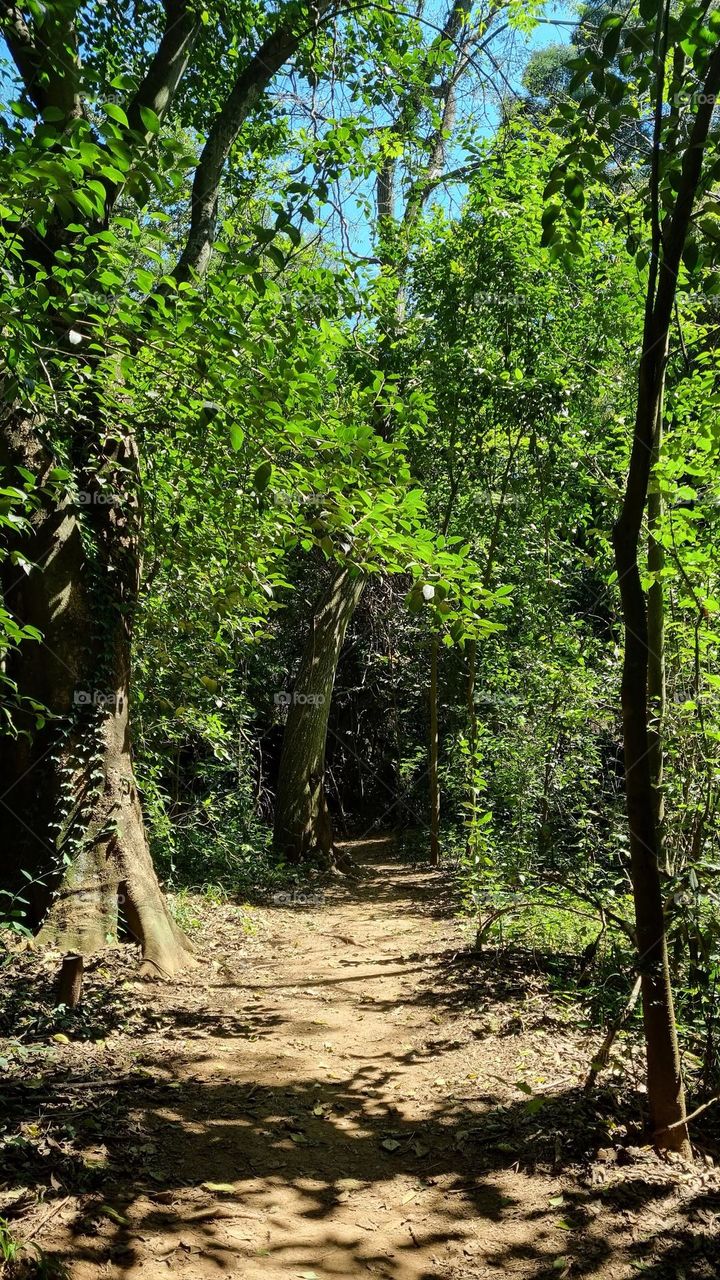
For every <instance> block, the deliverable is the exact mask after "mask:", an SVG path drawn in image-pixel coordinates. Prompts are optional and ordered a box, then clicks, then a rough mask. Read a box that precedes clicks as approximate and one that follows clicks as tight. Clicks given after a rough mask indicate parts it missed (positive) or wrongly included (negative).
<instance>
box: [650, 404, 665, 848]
mask: <svg viewBox="0 0 720 1280" xmlns="http://www.w3.org/2000/svg"><path fill="white" fill-rule="evenodd" d="M662 432H663V403H662V397H661V400H660V405H659V408H658V419H657V426H656V429H655V442H654V444H653V452H652V463H651V472H650V484H649V488H648V500H647V516H648V553H647V562H648V570H649V572H650V573H651V574H654V575H655V579H654V581H653V582H652V583H651V584H650V587H649V588H648V593H647V614H648V712H649V720H648V741H649V750H650V775H651V779H652V787H653V795H654V798H655V824H656V827H657V833H658V834H657V838H658V846H659V850H660V865H661V866H664V868H665V871H666V872H668V871H669V867H668V853H667V849H666V847H665V796H664V791H663V780H664V778H663V775H664V760H663V733H664V726H665V714H666V703H667V691H666V680H665V603H664V598H663V584H662V581H661V579H660V576H659V575H660V574H661V573H662V570H663V568H664V565H665V553H664V551H663V547H662V543H661V542H660V540H659V533H660V521H661V518H662V495H661V493H660V483H659V480H658V477H657V465H658V461H659V458H660V448H661V445H662Z"/></svg>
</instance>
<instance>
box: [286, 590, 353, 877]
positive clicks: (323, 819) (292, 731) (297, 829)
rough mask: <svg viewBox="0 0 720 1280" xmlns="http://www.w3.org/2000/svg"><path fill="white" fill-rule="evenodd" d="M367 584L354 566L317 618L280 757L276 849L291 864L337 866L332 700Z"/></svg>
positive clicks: (326, 599)
mask: <svg viewBox="0 0 720 1280" xmlns="http://www.w3.org/2000/svg"><path fill="white" fill-rule="evenodd" d="M364 585H365V579H364V578H363V576H362V574H361V573H360V572H359V571H358V570H357V569H354V568H353V567H352V566H350V565H343V566H342V567H341V568H340V569H338V570H337V571H336V572H335V573H334V574H333V576H332V578H331V580H330V583H329V586H328V588H327V591H326V592H325V593H324V595H323V596H322V597H321V598H320V601H319V603H318V605H317V607H316V609H315V611H314V613H313V618H312V622H311V626H310V635H309V638H308V642H307V645H306V647H305V652H304V653H303V656H302V660H301V663H300V671H299V673H298V677H297V681H296V683H295V688H294V690H293V692H292V694H291V695H289V698H290V701H289V708H288V718H287V723H286V725H285V735H284V737H283V747H282V755H281V757H280V775H279V779H278V793H277V800H276V804H275V830H274V837H273V842H274V847H275V849H276V851H277V852H278V853H279V854H280V855H281V856H282V857H283V858H285V859H286V860H287V861H288V862H302V861H305V860H307V859H311V858H313V857H319V858H320V859H321V861H323V862H325V863H332V862H333V861H334V854H333V834H332V824H331V821H330V815H329V813H328V808H327V802H326V800H325V787H324V773H325V744H326V740H327V728H328V718H329V715H330V700H331V698H332V691H333V685H334V683H335V672H336V669H337V664H338V659H339V657H340V650H341V648H342V644H343V641H344V639H345V632H346V631H347V627H348V623H349V622H350V619H351V618H352V615H353V613H354V612H355V609H356V607H357V605H358V602H359V600H360V596H361V595H362V592H363V587H364Z"/></svg>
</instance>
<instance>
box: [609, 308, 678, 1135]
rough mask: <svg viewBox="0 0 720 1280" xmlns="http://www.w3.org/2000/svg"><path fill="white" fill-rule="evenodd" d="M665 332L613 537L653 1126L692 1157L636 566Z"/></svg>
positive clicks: (647, 375) (643, 379)
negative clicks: (670, 954) (620, 614)
mask: <svg viewBox="0 0 720 1280" xmlns="http://www.w3.org/2000/svg"><path fill="white" fill-rule="evenodd" d="M667 336H668V335H667V330H666V331H665V334H664V342H663V341H662V338H661V341H660V344H659V343H658V342H657V341H655V342H652V340H648V339H649V335H648V334H647V333H646V335H645V337H646V340H645V353H646V354H645V355H644V357H643V360H642V362H641V366H640V380H639V388H638V404H637V413H636V421H635V436H634V442H633V450H632V456H631V461H630V469H629V472H628V480H627V490H626V497H625V502H624V504H623V510H622V512H621V515H620V517H619V519H618V521H617V523H616V525H615V528H614V530H613V541H614V545H615V562H616V565H617V571H618V580H619V585H620V594H621V600H622V612H623V623H624V631H625V658H624V663H623V675H622V717H623V743H624V752H625V779H626V804H627V814H628V824H629V829H630V860H631V875H632V883H633V897H634V902H635V920H636V928H637V941H638V969H639V972H640V975H641V977H642V1003H643V1020H644V1027H645V1043H646V1052H647V1087H648V1103H649V1107H650V1121H651V1125H652V1129H653V1132H654V1134H655V1136H656V1140H657V1141H658V1144H659V1145H660V1146H662V1147H665V1148H667V1149H670V1150H674V1151H679V1152H680V1153H681V1154H682V1155H684V1156H686V1157H688V1156H689V1155H690V1154H691V1152H690V1141H689V1137H688V1132H687V1126H686V1124H685V1114H686V1112H685V1094H684V1089H683V1082H682V1074H681V1070H680V1054H679V1048H678V1039H677V1030H676V1026H675V1013H674V1006H673V996H672V988H671V984H670V968H669V962H668V950H667V935H666V931H665V913H664V907H663V895H662V884H661V878H660V853H661V850H660V842H659V827H658V822H657V818H656V813H657V793H656V789H655V787H654V785H653V769H652V765H651V751H652V748H651V742H650V735H649V713H648V656H649V649H648V616H647V608H646V601H645V594H644V592H643V589H642V582H641V578H640V569H639V564H638V543H639V534H640V528H641V524H642V514H643V511H644V509H645V502H646V497H647V489H648V477H649V471H650V460H651V457H652V452H653V447H654V440H655V430H656V426H657V423H658V420H659V412H660V404H661V400H662V387H663V381H664V373H665V362H666V359H667Z"/></svg>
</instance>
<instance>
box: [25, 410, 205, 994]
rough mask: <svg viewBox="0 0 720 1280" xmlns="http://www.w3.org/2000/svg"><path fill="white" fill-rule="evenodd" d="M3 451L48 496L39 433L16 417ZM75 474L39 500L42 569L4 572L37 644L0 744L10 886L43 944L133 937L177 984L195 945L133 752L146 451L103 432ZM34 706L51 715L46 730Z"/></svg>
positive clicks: (46, 458)
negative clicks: (55, 494) (147, 812)
mask: <svg viewBox="0 0 720 1280" xmlns="http://www.w3.org/2000/svg"><path fill="white" fill-rule="evenodd" d="M1 448H2V458H1V460H2V463H3V470H4V471H5V472H6V474H8V475H9V476H12V474H13V469H14V467H16V466H18V465H21V466H23V467H25V468H27V470H29V471H31V472H32V473H33V475H35V476H36V478H37V481H38V485H39V486H41V485H42V486H45V487H46V490H47V492H52V485H51V484H49V483H48V482H49V481H50V478H51V471H52V468H53V467H54V466H55V465H56V459H55V458H53V457H52V456H51V455H50V453H49V452H48V450H47V448H46V446H45V444H44V442H43V441H42V439H41V436H40V434H39V432H38V431H37V430H36V429H35V428H34V426H32V425H31V424H30V423H28V422H27V421H25V420H22V419H19V418H18V417H17V416H14V415H12V414H8V418H7V420H6V422H5V424H4V427H3V432H2V445H1ZM75 462H76V466H75V476H74V478H75V481H76V483H77V488H78V497H77V498H73V497H71V496H70V495H69V494H66V495H65V496H63V497H61V498H59V499H58V500H53V499H52V498H47V499H46V500H44V501H43V503H42V505H41V506H40V507H39V509H38V510H37V511H36V512H35V513H34V515H33V517H32V530H31V532H30V534H23V535H22V540H21V542H20V543H19V544H18V545H21V546H22V551H23V554H24V555H25V556H26V557H27V558H28V560H30V561H31V562H32V563H33V565H34V566H35V567H34V568H32V570H31V571H30V572H29V573H26V572H25V571H21V570H19V569H17V568H15V567H13V566H12V565H10V563H9V561H8V562H6V567H5V577H4V582H3V595H4V600H5V605H6V607H7V608H8V609H9V610H10V612H11V613H12V614H13V616H14V617H15V619H16V620H17V621H18V622H19V623H20V624H21V625H31V626H33V627H36V628H37V629H38V630H39V631H40V633H41V634H42V641H39V642H36V641H25V642H24V643H23V644H22V645H21V646H20V648H19V649H18V650H17V651H15V652H14V653H11V654H10V655H9V658H8V662H7V674H8V675H9V676H10V678H11V679H12V680H14V681H15V682H16V684H17V688H18V695H19V698H20V699H21V703H20V708H19V710H18V711H17V712H16V714H15V720H16V723H17V727H18V729H19V730H20V732H19V734H18V736H17V737H16V738H9V737H8V738H6V739H5V740H4V742H3V743H2V745H1V746H0V768H1V769H2V776H3V779H4V795H3V798H2V803H1V806H0V832H1V833H2V850H3V854H2V856H3V865H2V871H1V872H0V881H1V882H2V884H3V887H4V888H5V889H6V890H10V891H11V892H16V893H17V894H18V896H19V898H20V900H21V901H22V902H23V903H24V904H26V909H27V915H28V917H29V919H30V921H31V923H32V925H33V926H34V927H35V928H37V929H39V937H40V939H41V940H42V941H44V942H48V943H51V944H52V945H54V946H56V947H58V948H59V949H60V950H62V951H64V952H73V953H76V954H78V955H83V956H87V955H90V954H91V953H92V952H94V951H97V950H98V949H99V948H102V947H103V946H105V945H106V944H107V943H108V942H112V941H113V940H114V939H116V938H117V936H118V930H121V931H123V930H124V931H125V932H126V933H129V934H130V935H131V936H132V937H134V938H136V939H137V941H138V942H139V943H140V945H141V948H142V954H143V968H144V971H145V972H146V973H148V974H149V973H153V974H158V975H165V976H170V975H172V974H174V973H176V972H177V971H178V970H179V969H181V968H182V967H183V965H184V964H185V963H186V962H187V960H188V958H189V950H190V947H189V943H188V942H187V941H186V939H185V938H184V937H183V935H182V933H181V931H180V930H179V929H178V928H177V926H176V925H175V923H174V921H173V919H172V917H171V915H170V914H169V911H168V908H167V905H166V903H165V900H164V897H163V894H162V892H161V889H160V886H159V884H158V881H157V877H156V875H155V872H154V869H153V866H152V861H151V857H150V852H149V848H148V843H147V838H146V834H145V828H144V824H143V817H142V810H141V806H140V800H139V797H138V791H137V785H136V782H135V776H134V771H133V763H132V755H131V748H130V720H129V703H130V656H131V640H132V622H133V615H134V611H135V607H136V604H137V596H138V587H139V575H140V560H139V530H140V510H139V502H138V493H139V485H138V460H137V453H136V450H135V446H134V442H133V441H132V439H130V438H128V437H124V438H122V439H118V437H117V435H116V434H114V435H113V434H108V433H106V432H104V431H103V430H102V429H101V427H100V426H99V425H98V424H93V425H91V426H90V427H89V428H88V427H86V429H85V430H84V432H83V435H82V439H81V440H80V441H79V442H78V448H77V456H76V459H75ZM31 703H36V704H41V705H42V706H44V707H46V708H47V709H48V711H49V712H50V716H49V717H47V719H46V720H45V723H44V724H43V723H40V724H38V723H37V721H36V716H35V715H34V714H33V712H32V709H31ZM23 872H26V873H27V874H28V875H29V876H30V877H31V879H28V878H27V875H24V874H23Z"/></svg>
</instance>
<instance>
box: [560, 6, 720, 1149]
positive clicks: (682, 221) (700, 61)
mask: <svg viewBox="0 0 720 1280" xmlns="http://www.w3.org/2000/svg"><path fill="white" fill-rule="evenodd" d="M719 32H720V14H718V13H717V12H716V11H711V12H709V13H708V12H707V11H706V9H705V6H704V5H697V6H696V5H689V6H686V8H685V9H684V10H683V11H682V14H680V15H677V16H676V15H675V14H673V12H672V10H671V6H670V3H669V2H667V0H662V2H661V3H660V4H659V5H657V6H654V5H647V4H640V6H639V11H638V12H635V10H634V9H633V10H632V11H629V12H624V13H622V14H621V13H610V14H607V15H606V16H605V17H604V18H603V21H602V23H601V24H600V44H599V45H595V46H594V47H593V46H591V47H590V49H589V51H587V52H586V53H584V54H583V56H582V57H581V58H580V59H578V60H577V63H576V64H575V71H576V76H575V82H576V84H577V83H582V82H583V81H584V80H585V79H586V78H587V77H588V76H591V77H592V88H591V90H590V92H589V93H588V94H586V96H585V97H584V98H583V99H582V101H581V103H580V106H581V109H582V110H583V117H582V118H581V119H577V118H576V117H575V113H574V110H573V108H572V107H571V106H568V108H567V109H566V112H565V116H566V118H567V119H570V120H574V121H575V123H574V126H573V137H572V140H571V141H570V142H569V143H568V145H567V147H566V148H565V150H564V151H563V152H562V153H561V161H560V163H561V164H562V165H563V166H564V173H563V176H562V177H561V176H560V172H559V168H558V172H557V173H556V175H555V176H554V177H553V179H552V180H551V183H550V186H549V188H548V196H554V195H555V193H556V192H558V191H559V190H561V189H562V190H564V192H565V195H566V201H567V202H566V206H565V209H564V210H563V209H562V208H561V206H560V205H559V204H558V202H557V200H554V201H553V202H552V203H550V204H549V205H548V207H547V209H546V213H545V228H546V230H545V240H546V243H548V244H550V245H552V246H553V251H554V252H559V251H560V245H561V244H562V243H563V242H564V243H565V245H566V247H570V248H574V247H575V246H576V245H577V235H578V230H579V226H580V223H581V221H582V208H583V204H584V194H583V188H584V177H585V175H586V174H587V173H588V172H590V173H593V174H595V175H598V174H599V172H600V170H601V168H602V166H603V164H605V163H606V162H607V159H608V158H609V157H610V156H611V155H613V144H614V141H615V135H616V132H617V131H618V130H619V129H620V128H621V126H622V125H623V124H625V123H627V121H628V120H629V119H630V120H636V121H637V120H639V126H640V127H639V129H638V131H637V132H638V136H639V138H640V140H641V153H640V156H639V159H638V162H637V164H636V168H635V174H636V177H637V176H638V175H639V176H640V178H641V180H642V181H643V183H644V201H643V207H642V209H641V211H640V218H639V222H638V225H637V226H636V227H634V228H633V233H632V236H631V245H632V246H633V247H634V248H636V249H638V250H639V251H640V253H641V255H642V257H641V258H640V263H641V265H643V266H647V287H646V294H645V312H644V326H643V339H642V350H641V353H640V359H639V366H638V390H637V402H636V410H635V423H634V430H633V436H632V448H631V453H630V462H629V468H628V474H627V483H626V487H625V493H624V497H623V501H622V507H621V511H620V514H619V517H618V519H617V521H616V523H615V526H614V529H613V542H614V548H615V562H616V567H617V575H618V585H619V591H620V599H621V604H622V617H623V628H624V641H625V645H624V659H623V675H622V719H623V743H624V755H625V779H626V800H627V814H628V825H629V834H630V859H631V875H632V883H633V895H634V901H635V920H636V934H637V947H638V957H637V963H638V969H639V972H640V974H641V977H642V1001H643V1018H644V1026H645V1040H646V1047H647V1080H648V1101H649V1106H650V1117H651V1124H652V1128H653V1133H654V1136H655V1140H656V1141H657V1143H658V1145H659V1146H661V1147H665V1148H670V1149H674V1150H677V1151H679V1152H681V1153H682V1154H683V1155H686V1156H687V1155H689V1154H690V1145H689V1138H688V1132H687V1125H686V1121H685V1097H684V1089H683V1081H682V1075H681V1069H680V1055H679V1048H678V1038H677V1030H676V1025H675V1015H674V1007H673V994H672V989H671V981H670V969H669V961H668V945H667V928H666V919H665V902H664V894H663V880H662V873H663V866H664V858H663V850H662V836H663V827H662V815H661V813H660V811H659V805H658V782H659V770H658V760H659V753H660V752H661V750H662V743H661V740H660V731H661V725H660V722H659V720H658V717H657V698H658V694H659V692H660V691H659V689H658V672H657V665H658V661H659V658H660V655H659V654H654V655H651V653H650V621H652V623H653V635H654V637H655V639H656V640H657V638H658V634H659V632H658V622H659V618H658V600H657V593H658V591H659V590H661V589H662V586H661V580H660V578H659V576H658V565H657V555H656V549H655V529H654V528H653V529H652V530H651V537H650V555H651V562H652V567H653V573H654V575H655V580H654V583H653V585H652V587H651V593H650V599H648V595H647V593H646V590H645V589H644V586H643V574H642V570H641V560H640V557H641V544H642V539H643V528H644V521H645V519H646V516H647V515H648V494H649V485H650V479H651V473H652V465H653V459H654V458H657V453H658V448H659V433H660V431H661V427H662V405H663V395H664V390H665V383H666V369H667V363H668V355H669V350H670V332H671V324H672V320H673V312H674V307H675V300H676V295H677V291H678V283H679V280H680V277H681V272H682V271H683V267H684V269H685V271H686V272H688V273H690V274H692V272H693V271H694V270H695V268H696V267H697V265H698V262H699V261H700V260H701V257H702V255H701V250H700V247H699V246H698V243H697V240H696V237H695V236H694V234H693V216H694V214H695V212H696V210H697V208H698V205H699V203H700V202H701V201H702V200H703V198H704V196H705V195H706V194H707V193H708V191H709V190H710V189H711V188H712V185H713V181H714V176H715V175H714V155H713V152H712V143H713V142H714V139H713V136H712V122H713V112H714V104H715V101H716V98H717V93H718V89H720V42H719V40H718V33H719ZM621 48H622V49H623V53H622V56H621V57H620V58H619V60H618V66H619V67H620V68H622V74H620V75H619V74H618V73H617V72H616V71H615V70H614V69H613V68H614V62H615V58H616V56H617V54H618V50H619V49H621ZM570 87H571V88H572V87H573V84H572V82H571V86H570ZM608 102H609V104H610V111H609V112H608V111H607V106H608ZM638 104H640V105H638ZM708 152H709V154H707V153H708ZM615 158H616V159H617V157H615ZM711 256H712V255H711ZM650 517H651V522H652V523H656V520H657V511H656V510H654V504H653V503H651V510H650ZM649 613H650V617H649ZM651 695H652V696H653V698H654V699H655V700H656V705H655V706H651Z"/></svg>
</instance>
